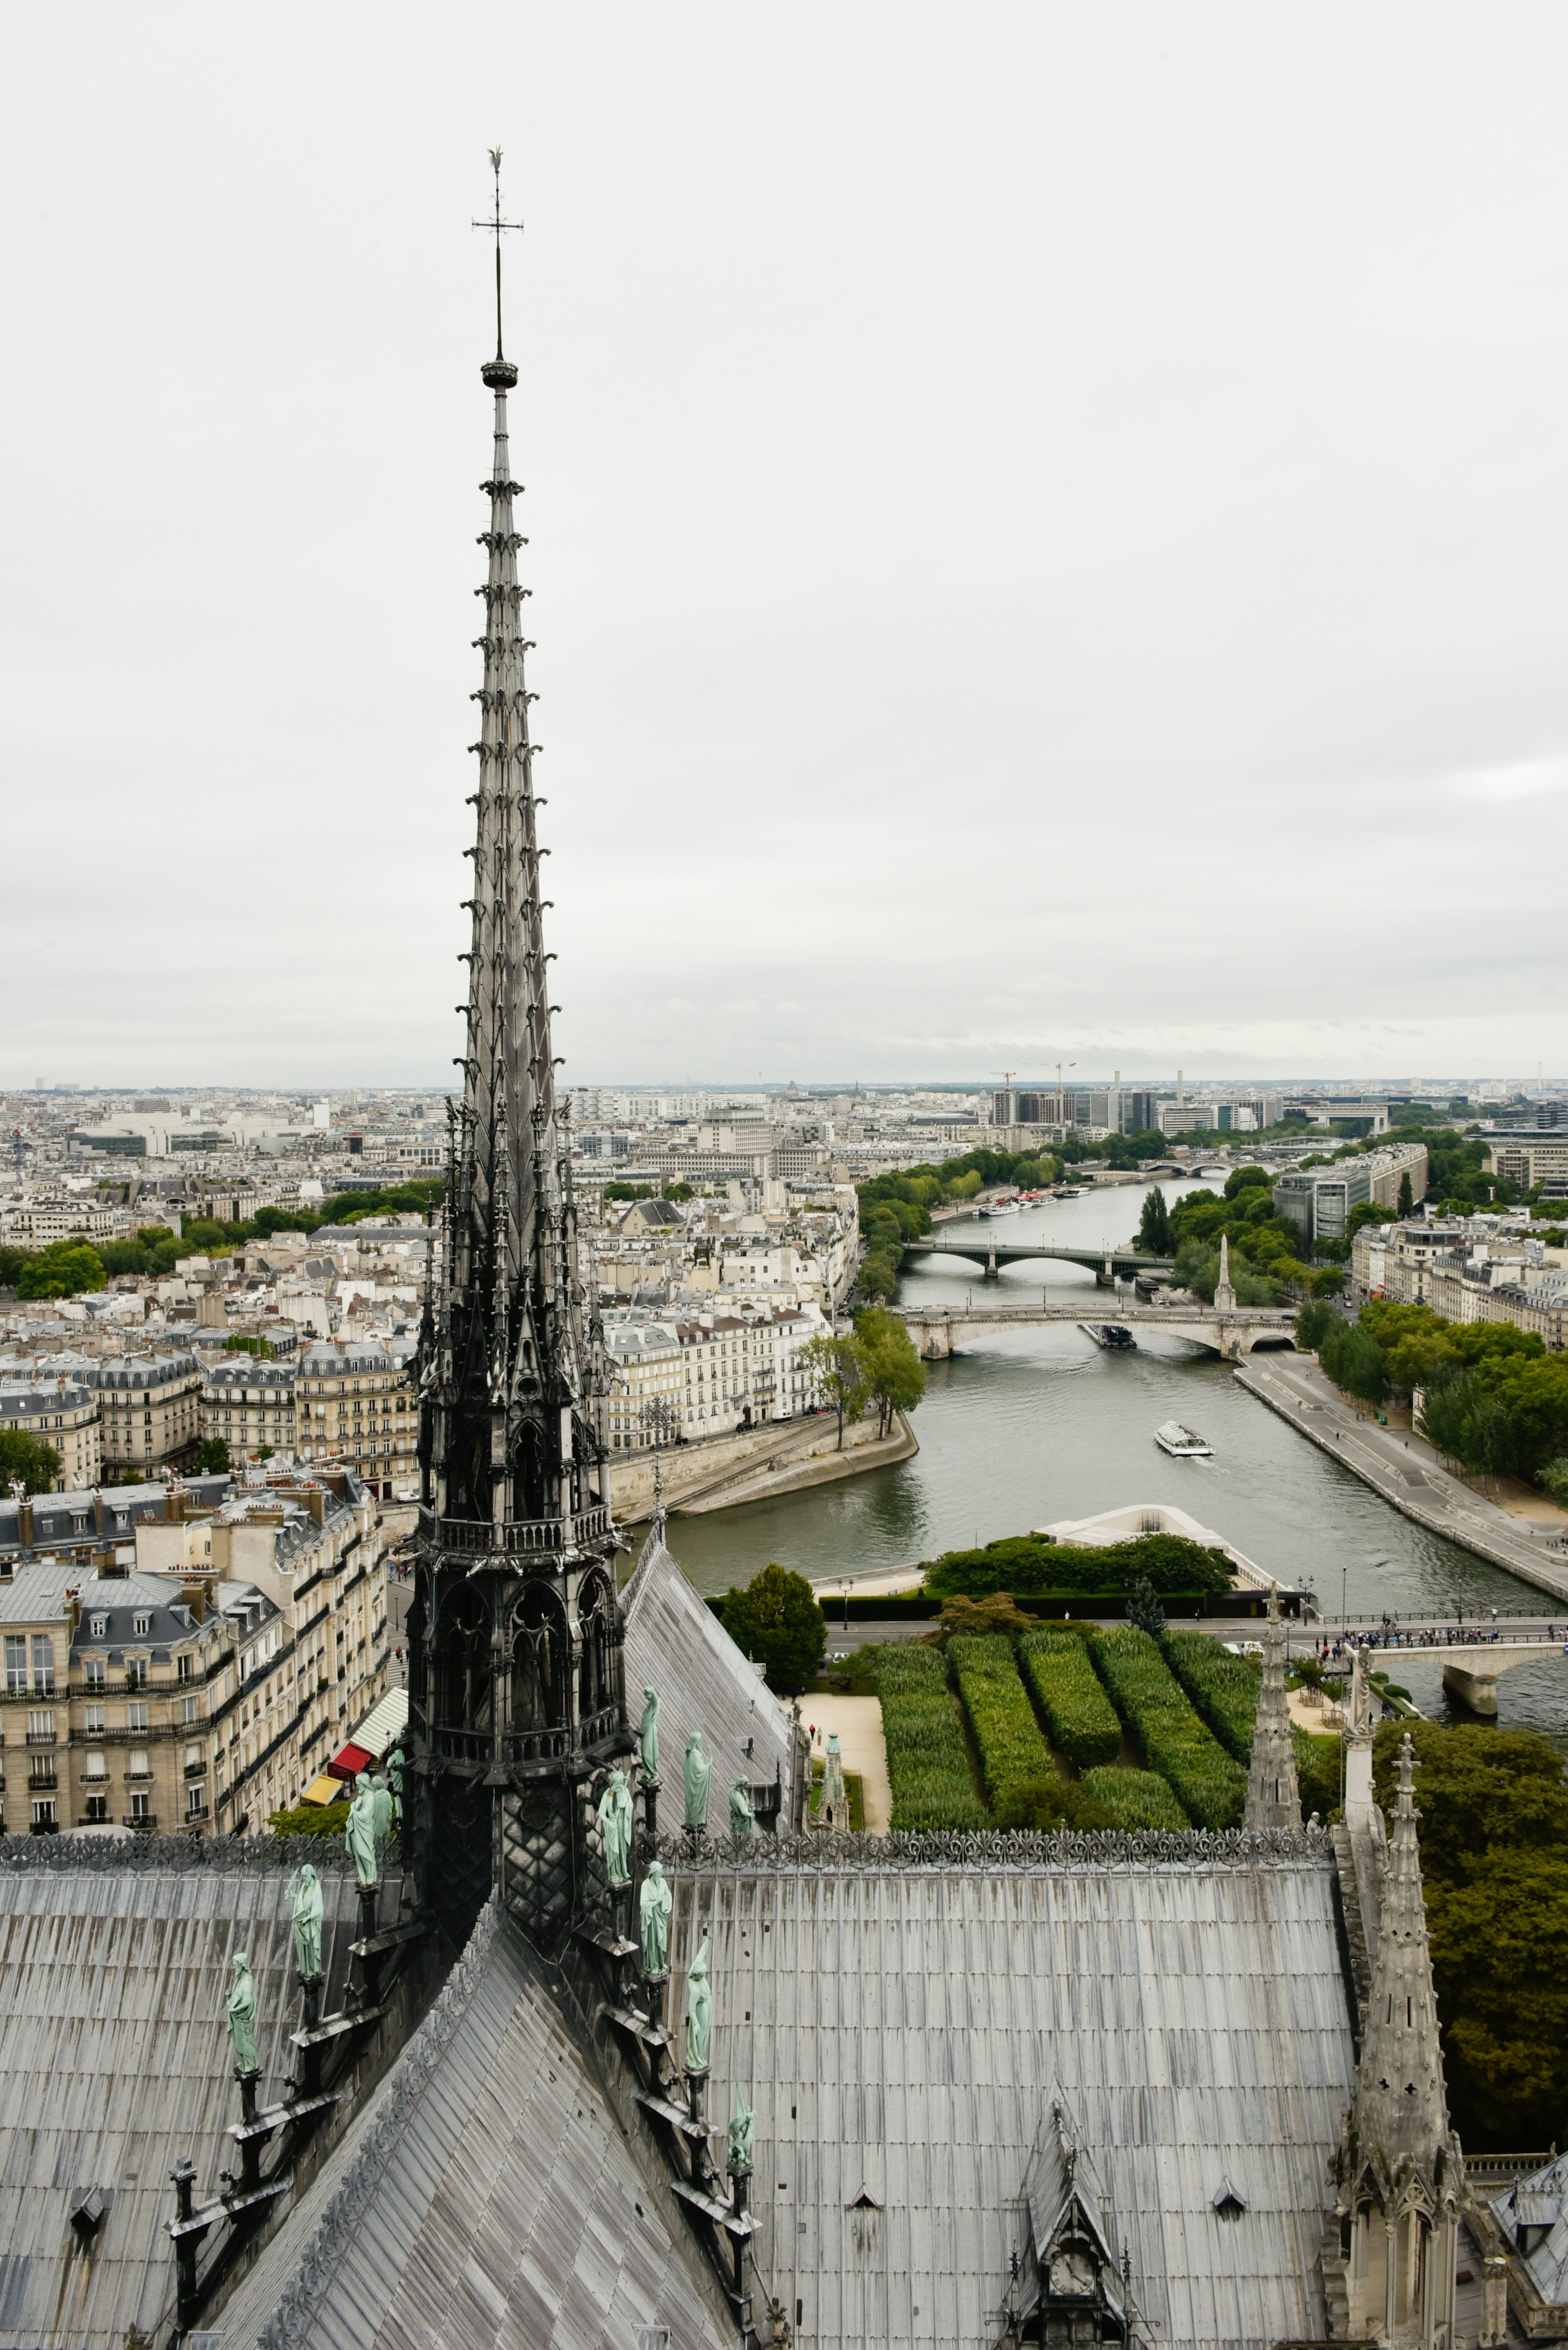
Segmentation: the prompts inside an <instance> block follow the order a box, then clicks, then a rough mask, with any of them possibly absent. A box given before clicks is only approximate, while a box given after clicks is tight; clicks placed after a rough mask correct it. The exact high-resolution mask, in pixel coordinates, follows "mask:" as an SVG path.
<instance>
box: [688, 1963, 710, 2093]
mask: <svg viewBox="0 0 1568 2350" xmlns="http://www.w3.org/2000/svg"><path fill="white" fill-rule="evenodd" d="M712 2022H713V1987H712V1985H711V1983H710V1981H708V1937H707V1935H706V1934H704V1935H703V1937H702V1946H701V1950H699V1951H698V1953H697V1955H696V1957H695V1958H694V1959H693V1960H692V1961H691V1973H690V1974H689V1976H688V1977H687V1981H686V2070H687V2071H688V2072H689V2073H705V2072H706V2071H707V2069H708V2033H709V2032H710V2030H711V2026H712Z"/></svg>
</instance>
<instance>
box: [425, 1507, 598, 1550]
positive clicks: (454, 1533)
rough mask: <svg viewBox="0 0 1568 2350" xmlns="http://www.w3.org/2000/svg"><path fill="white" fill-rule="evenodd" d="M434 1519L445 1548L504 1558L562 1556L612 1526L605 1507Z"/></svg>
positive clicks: (594, 1540)
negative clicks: (553, 1514) (559, 1513)
mask: <svg viewBox="0 0 1568 2350" xmlns="http://www.w3.org/2000/svg"><path fill="white" fill-rule="evenodd" d="M435 1523H436V1529H437V1536H438V1539H439V1541H440V1543H441V1548H442V1549H443V1550H448V1551H458V1552H461V1553H462V1554H464V1555H470V1556H472V1555H481V1556H483V1555H493V1556H499V1557H503V1558H505V1557H532V1556H538V1555H545V1556H549V1555H556V1556H557V1557H559V1556H561V1555H564V1554H565V1553H566V1552H568V1551H572V1550H576V1549H579V1548H580V1547H581V1546H582V1545H583V1544H585V1543H591V1542H597V1541H601V1540H602V1539H603V1537H604V1536H605V1535H606V1534H608V1532H609V1530H610V1523H609V1512H608V1510H607V1509H604V1508H602V1507H601V1508H598V1509H594V1510H579V1511H578V1512H577V1513H576V1516H575V1517H566V1518H503V1519H496V1520H491V1519H488V1518H438V1519H437V1520H436V1522H435Z"/></svg>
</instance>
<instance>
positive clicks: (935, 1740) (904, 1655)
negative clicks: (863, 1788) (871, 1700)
mask: <svg viewBox="0 0 1568 2350" xmlns="http://www.w3.org/2000/svg"><path fill="white" fill-rule="evenodd" d="M877 1694H878V1696H879V1697H880V1699H881V1700H882V1735H883V1738H884V1741H885V1742H886V1744H887V1749H888V1781H889V1783H890V1784H891V1787H892V1791H893V1825H894V1827H895V1828H910V1829H918V1828H982V1827H984V1826H985V1825H986V1815H985V1806H984V1804H982V1803H981V1800H980V1797H979V1796H978V1795H977V1794H976V1793H975V1787H974V1779H973V1776H972V1774H971V1771H970V1767H969V1749H968V1748H967V1747H966V1746H965V1744H964V1736H963V1724H962V1723H961V1721H960V1720H959V1715H958V1709H957V1707H956V1706H955V1704H954V1703H953V1700H952V1696H951V1693H950V1690H949V1688H948V1668H947V1659H946V1658H945V1657H943V1656H942V1655H941V1654H940V1651H939V1650H937V1649H935V1648H919V1647H917V1646H916V1644H915V1643H914V1642H913V1641H905V1640H897V1641H890V1642H889V1643H888V1646H887V1647H886V1648H884V1649H883V1650H882V1654H881V1657H880V1659H879V1660H878V1663H877Z"/></svg>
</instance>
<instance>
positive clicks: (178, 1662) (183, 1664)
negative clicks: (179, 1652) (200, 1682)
mask: <svg viewBox="0 0 1568 2350" xmlns="http://www.w3.org/2000/svg"><path fill="white" fill-rule="evenodd" d="M195 1664H196V1659H195V1658H194V1657H192V1655H191V1653H190V1651H189V1650H187V1651H186V1653H185V1654H184V1655H183V1656H182V1657H177V1658H176V1659H175V1668H176V1670H177V1673H178V1676H179V1678H180V1679H181V1680H182V1681H188V1680H189V1679H190V1678H191V1676H192V1672H193V1670H194V1669H195Z"/></svg>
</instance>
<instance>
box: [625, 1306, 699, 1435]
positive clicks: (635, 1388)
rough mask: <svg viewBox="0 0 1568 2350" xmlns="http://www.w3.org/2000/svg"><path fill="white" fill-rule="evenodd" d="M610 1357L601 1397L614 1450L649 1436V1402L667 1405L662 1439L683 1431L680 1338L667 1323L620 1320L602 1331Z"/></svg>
mask: <svg viewBox="0 0 1568 2350" xmlns="http://www.w3.org/2000/svg"><path fill="white" fill-rule="evenodd" d="M605 1346H606V1351H607V1354H608V1357H609V1371H610V1384H609V1393H608V1395H607V1397H606V1398H605V1401H604V1432H605V1441H606V1444H607V1447H608V1449H609V1450H610V1451H612V1452H633V1451H642V1450H643V1449H645V1448H646V1447H647V1446H648V1445H649V1444H651V1443H652V1441H653V1429H652V1419H653V1414H652V1412H651V1410H650V1407H651V1406H652V1405H653V1404H655V1403H659V1402H662V1403H664V1404H666V1405H668V1407H669V1412H670V1427H669V1433H668V1435H667V1437H666V1439H665V1441H666V1442H668V1443H673V1442H674V1441H675V1439H676V1435H677V1433H678V1432H679V1433H681V1434H685V1433H687V1432H689V1431H687V1430H685V1428H684V1425H683V1423H682V1421H681V1397H682V1393H683V1389H682V1384H681V1376H680V1366H681V1352H680V1338H679V1336H677V1334H676V1331H675V1328H674V1326H672V1325H671V1324H670V1323H667V1322H628V1323H622V1324H618V1325H616V1326H614V1327H612V1328H610V1329H608V1330H607V1331H606V1333H605Z"/></svg>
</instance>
